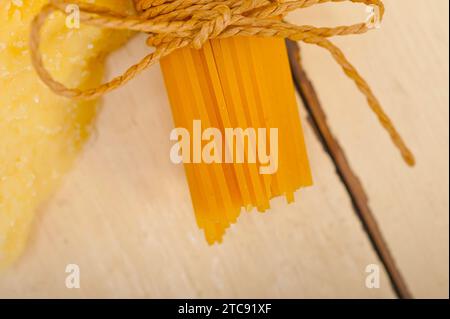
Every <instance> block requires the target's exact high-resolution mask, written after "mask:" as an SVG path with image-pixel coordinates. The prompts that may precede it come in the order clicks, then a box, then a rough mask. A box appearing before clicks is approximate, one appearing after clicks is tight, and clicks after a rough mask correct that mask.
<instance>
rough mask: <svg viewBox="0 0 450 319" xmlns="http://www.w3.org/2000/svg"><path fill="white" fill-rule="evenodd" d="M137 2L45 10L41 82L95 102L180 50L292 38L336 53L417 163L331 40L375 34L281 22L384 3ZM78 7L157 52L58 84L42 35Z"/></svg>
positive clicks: (75, 0) (65, 1) (61, 1)
mask: <svg viewBox="0 0 450 319" xmlns="http://www.w3.org/2000/svg"><path fill="white" fill-rule="evenodd" d="M134 2H135V8H136V10H137V14H136V15H126V14H123V13H118V12H114V11H112V10H109V9H107V8H103V7H99V6H97V5H93V4H88V3H85V2H82V1H79V0H51V1H50V2H49V4H47V5H46V6H44V7H43V9H42V10H41V12H40V13H39V14H38V15H37V16H36V17H35V19H34V20H33V22H32V27H31V35H30V49H31V59H32V63H33V66H34V67H35V69H36V72H37V73H38V75H39V77H40V78H41V79H42V81H43V82H44V83H45V84H46V85H47V86H48V87H49V88H50V89H51V90H52V91H53V92H55V93H56V94H58V95H61V96H65V97H68V98H72V99H91V98H96V97H99V96H101V95H103V94H105V93H107V92H110V91H112V90H114V89H116V88H118V87H120V86H122V85H124V84H125V83H127V82H128V81H129V80H131V79H133V78H134V77H135V76H136V75H137V74H138V73H139V72H141V71H142V70H144V69H146V68H147V67H149V66H151V65H153V64H155V63H156V62H157V61H159V60H160V59H161V58H163V57H164V56H166V55H168V54H170V53H171V52H173V51H174V50H176V49H179V48H184V47H193V48H196V49H200V48H201V47H202V46H203V44H204V43H205V42H206V41H208V40H210V39H215V38H227V37H232V36H259V37H282V38H289V39H291V40H294V41H302V42H305V43H310V44H315V45H318V46H320V47H322V48H324V49H326V50H328V51H329V52H330V53H331V55H332V56H333V58H334V59H335V60H336V62H337V63H338V64H339V65H340V66H341V67H342V69H343V71H344V72H345V74H346V75H347V76H348V77H349V78H351V79H352V80H353V81H354V82H355V84H356V86H357V87H358V88H359V90H360V91H361V92H362V93H363V94H364V95H365V96H366V98H367V101H368V104H369V106H370V108H371V109H372V111H373V112H374V113H375V114H376V115H377V117H378V120H379V121H380V123H381V125H382V126H383V127H384V128H385V129H386V131H387V132H388V133H389V135H390V137H391V139H392V141H393V143H394V144H395V145H396V147H397V148H398V149H399V150H400V152H401V154H402V156H403V158H404V160H405V161H406V162H407V163H408V164H409V165H411V166H412V165H414V163H415V160H414V156H413V155H412V153H411V151H410V150H409V149H408V148H407V146H406V145H405V143H404V142H403V140H402V138H401V137H400V135H399V134H398V132H397V131H396V129H395V128H394V126H393V124H392V122H391V121H390V119H389V117H388V116H387V115H386V114H385V113H384V111H383V109H382V108H381V105H380V103H379V102H378V100H377V99H376V97H375V96H374V94H373V93H372V90H371V89H370V87H369V85H368V84H367V82H366V81H365V80H364V79H363V78H362V77H361V76H360V75H359V73H358V72H357V71H356V69H355V68H354V67H353V66H352V65H351V64H350V62H349V61H348V60H347V59H346V57H345V56H344V54H343V53H342V51H341V50H340V49H339V48H338V47H336V46H335V45H334V44H333V43H331V42H330V41H329V40H328V38H330V37H334V36H346V35H352V34H362V33H365V32H367V31H369V30H370V28H369V27H368V25H367V23H366V22H362V23H357V24H353V25H348V26H337V27H313V26H308V25H304V26H298V25H294V24H291V23H288V22H285V21H281V20H280V19H278V18H279V17H280V16H284V15H286V14H288V13H289V12H292V11H294V10H297V9H302V8H308V7H312V6H315V5H318V4H323V3H327V2H335V3H340V2H351V3H360V4H365V5H367V6H374V7H376V8H377V9H378V10H377V12H379V14H380V17H379V19H380V21H381V19H382V18H383V15H384V5H383V3H382V1H381V0H134ZM74 4H75V5H77V6H78V7H79V9H80V20H81V22H83V23H85V24H90V25H94V26H98V27H103V28H113V29H119V30H131V31H139V32H145V33H147V34H148V39H147V44H148V45H149V46H151V47H154V51H153V52H151V53H149V54H148V55H147V56H145V57H144V58H143V59H142V60H141V61H140V62H139V63H137V64H135V65H133V66H131V67H130V68H129V69H128V70H126V71H125V72H124V73H123V74H122V75H120V76H118V77H116V78H114V79H112V80H111V81H109V82H107V83H105V84H102V85H100V86H98V87H96V88H92V89H87V90H79V89H76V88H67V87H66V86H65V85H64V84H62V83H60V82H58V81H56V80H55V79H54V78H53V77H52V76H51V75H50V73H49V72H48V71H47V69H46V68H45V66H44V62H43V60H42V56H41V53H40V33H41V29H42V27H43V25H44V24H45V21H46V20H47V18H48V16H49V15H50V14H51V13H53V12H55V11H60V12H62V13H65V9H66V7H67V6H68V5H74Z"/></svg>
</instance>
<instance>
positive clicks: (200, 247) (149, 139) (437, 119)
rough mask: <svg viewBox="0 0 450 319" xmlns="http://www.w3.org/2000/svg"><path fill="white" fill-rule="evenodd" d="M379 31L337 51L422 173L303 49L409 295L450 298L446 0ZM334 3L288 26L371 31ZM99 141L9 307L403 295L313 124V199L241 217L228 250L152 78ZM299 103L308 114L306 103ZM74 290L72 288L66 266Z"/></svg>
mask: <svg viewBox="0 0 450 319" xmlns="http://www.w3.org/2000/svg"><path fill="white" fill-rule="evenodd" d="M386 6H387V15H386V18H385V21H384V23H383V25H382V28H381V29H380V30H377V31H373V32H371V33H370V34H367V35H364V36H359V37H358V36H354V37H346V38H342V39H336V40H335V43H337V44H338V45H339V46H340V47H341V48H343V50H344V52H345V53H347V54H348V58H349V59H350V61H352V62H353V63H354V64H355V66H356V67H357V68H358V69H359V70H360V71H361V73H362V74H363V75H364V76H365V78H366V79H367V80H368V81H369V83H370V84H371V85H372V86H373V89H374V91H375V93H376V94H377V95H378V97H379V98H380V100H381V102H382V103H383V105H384V106H385V108H386V110H387V112H388V113H389V114H390V115H391V116H392V118H393V120H394V122H395V123H396V124H397V126H398V128H399V130H400V132H401V133H403V135H404V137H405V139H406V140H407V141H408V142H409V144H410V145H411V146H412V149H413V150H414V152H415V154H416V156H417V160H418V165H417V167H416V168H414V169H410V168H408V167H406V166H405V165H404V164H403V162H402V161H401V160H400V157H399V156H398V154H397V153H396V151H395V150H394V149H393V147H392V146H391V144H390V141H389V139H388V138H387V136H386V134H385V133H384V132H383V131H382V130H381V128H380V127H379V126H378V124H377V122H376V120H375V117H374V116H373V115H372V114H371V113H370V112H369V110H368V107H367V106H366V103H365V101H364V99H363V98H362V97H361V96H360V94H359V92H357V91H356V89H355V88H354V86H353V84H352V83H351V82H350V81H348V80H347V79H346V78H345V76H344V75H343V74H342V72H341V70H340V69H339V68H338V67H337V66H336V65H335V64H334V62H333V61H332V59H331V58H330V57H329V56H328V54H327V53H326V52H323V51H322V50H321V49H319V48H316V47H309V46H303V52H304V64H305V66H306V68H307V71H308V74H309V75H310V77H311V78H312V80H313V82H314V84H315V86H316V89H317V91H318V92H319V95H320V99H321V101H322V104H323V106H324V108H325V109H326V111H327V113H328V117H329V122H330V124H331V126H332V129H333V131H334V133H335V134H336V135H337V137H338V138H339V140H340V142H341V144H342V146H343V147H344V149H345V152H346V153H347V156H348V158H349V159H350V162H351V164H352V165H353V167H354V169H355V170H356V173H357V174H358V175H359V177H360V178H361V180H362V182H363V184H364V186H365V188H366V190H367V192H368V194H369V196H370V204H371V208H372V210H373V212H374V214H375V215H376V218H377V220H378V222H379V225H380V227H381V229H382V231H383V234H384V235H385V238H386V240H387V242H388V245H389V247H390V249H391V251H392V253H393V255H394V258H395V259H396V262H397V264H398V266H399V268H400V270H401V272H402V273H403V275H404V277H405V279H406V281H407V284H408V285H409V287H410V289H411V291H412V293H413V295H414V296H415V297H448V284H449V279H448V270H449V264H448V260H449V246H448V245H449V244H448V243H449V221H448V208H449V198H448V191H449V171H448V164H449V157H448V150H449V131H448V129H449V122H448V115H449V114H448V112H449V107H448V101H449V93H448V84H449V83H448V76H449V73H448V72H449V71H448V68H449V65H448V54H449V49H448V47H449V43H448V24H449V22H448V21H449V17H448V6H449V3H448V1H446V0H433V1H421V0H395V1H394V0H387V1H386ZM366 14H367V13H366V12H365V10H364V7H362V6H356V7H352V6H345V5H330V6H322V7H321V8H320V9H308V10H305V11H304V12H299V13H295V14H294V15H292V16H291V17H290V19H291V20H293V21H295V22H297V23H302V24H303V23H311V24H316V25H332V24H340V23H345V24H348V23H349V22H355V21H359V20H361V18H363V19H364V17H365V15H366ZM142 40H143V38H142V37H137V38H135V39H133V40H132V41H131V42H130V43H129V45H128V46H126V47H125V48H123V49H121V50H120V51H119V52H117V53H116V54H114V55H113V56H112V57H111V59H110V62H109V64H110V69H116V70H117V69H123V68H125V67H126V66H127V65H128V64H129V63H130V61H135V60H137V59H138V58H139V57H140V56H142V55H143V54H144V52H145V51H146V48H145V46H144V44H143V41H142ZM103 104H104V108H103V110H102V112H101V115H100V116H99V119H98V125H97V133H96V134H95V136H94V137H93V138H92V141H91V142H90V143H89V145H88V146H87V147H86V150H85V152H84V154H83V155H82V156H81V158H80V159H79V161H78V163H77V165H76V167H75V168H74V169H73V171H72V172H71V173H70V174H69V175H68V176H67V178H66V179H65V182H64V185H63V187H62V188H61V189H60V190H59V192H58V193H57V194H56V195H55V196H54V197H53V198H52V200H51V201H50V202H49V203H47V204H46V205H44V207H42V209H41V211H40V213H39V216H38V218H37V220H36V223H35V225H34V228H33V232H32V235H31V238H30V243H29V246H28V248H27V251H26V253H25V255H24V256H23V257H22V258H21V260H20V261H19V262H18V263H17V265H16V266H14V267H13V268H12V269H10V270H9V271H8V272H7V273H5V274H4V275H3V276H2V277H0V296H1V297H296V298H297V297H298V298H301V297H325V298H330V297H369V298H381V297H387V298H394V297H395V294H394V292H393V290H392V288H391V286H390V284H389V280H388V278H387V275H386V272H385V271H384V269H383V268H381V273H380V275H381V287H380V288H379V289H368V288H366V286H365V279H366V276H367V273H366V272H365V268H366V266H367V265H369V264H377V265H380V266H381V264H380V261H379V260H378V258H377V256H376V254H375V252H374V250H373V248H372V247H371V245H370V242H369V240H368V238H367V235H366V233H365V232H364V230H363V229H362V226H361V223H360V221H359V219H358V218H357V217H356V215H355V213H354V210H353V209H352V206H351V202H350V199H349V196H348V194H347V193H346V191H345V189H344V187H343V185H342V184H341V183H340V181H339V179H338V177H337V176H336V173H335V171H334V167H333V165H332V162H331V161H330V159H329V157H328V156H327V154H326V153H324V151H323V149H322V146H321V145H320V143H319V142H318V140H317V138H316V136H315V135H314V133H313V132H312V130H311V128H310V127H309V125H308V124H306V120H305V118H304V117H305V112H304V111H303V112H302V115H303V120H304V123H305V125H304V127H305V130H306V140H307V146H308V149H309V155H310V160H311V163H312V169H313V174H314V180H315V186H314V187H312V188H309V189H306V190H302V191H300V192H299V193H298V194H297V198H296V199H297V200H296V203H295V204H293V205H289V206H288V205H286V204H285V203H284V201H283V200H275V201H274V203H273V209H272V210H271V211H270V212H269V213H267V214H265V215H260V214H257V213H250V214H243V215H242V216H241V218H240V219H239V222H238V224H237V225H235V226H233V227H232V228H231V230H230V231H229V232H228V234H227V235H226V237H225V241H224V243H223V244H222V245H220V246H217V245H216V246H213V247H209V246H208V245H207V244H206V242H205V240H204V239H203V235H202V234H201V233H200V231H199V230H198V229H197V226H196V224H195V220H194V216H193V212H192V207H191V201H190V197H189V192H188V187H187V183H186V180H185V177H184V172H183V169H182V167H180V166H176V165H174V164H172V163H171V162H170V160H169V156H168V154H169V149H170V147H171V144H170V141H169V138H168V137H169V132H170V130H171V129H172V119H171V115H170V111H169V105H168V102H167V96H166V93H165V89H164V86H163V81H162V78H161V73H160V70H159V68H158V67H153V68H151V69H150V70H148V71H147V72H145V73H144V74H142V75H141V76H139V78H137V79H136V80H134V81H133V82H132V83H131V84H129V85H127V86H126V87H125V88H123V89H120V90H118V91H116V92H113V93H112V94H110V95H108V96H107V97H106V98H105V99H104V102H103ZM299 104H300V102H299ZM71 263H75V264H78V265H79V266H80V270H81V289H67V288H66V287H65V278H66V275H67V274H66V273H65V268H66V265H67V264H71Z"/></svg>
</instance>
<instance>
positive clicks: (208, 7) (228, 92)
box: [30, 0, 414, 243]
mask: <svg viewBox="0 0 450 319" xmlns="http://www.w3.org/2000/svg"><path fill="white" fill-rule="evenodd" d="M341 1H343V0H223V1H215V0H195V1H194V0H135V7H136V10H137V14H136V15H126V14H122V13H118V12H115V11H111V10H108V9H105V8H102V7H99V6H96V5H92V4H85V3H83V2H78V1H73V0H72V1H62V0H53V1H51V2H50V4H49V5H47V6H45V7H44V8H43V10H42V11H41V13H40V14H39V15H38V16H37V17H36V19H35V20H34V23H33V25H32V33H31V41H30V47H31V50H32V60H33V64H34V66H35V68H36V70H37V73H38V74H39V76H40V77H41V79H42V80H43V81H44V82H45V83H46V84H47V85H48V86H49V87H50V88H51V89H52V90H53V91H54V92H56V93H57V94H59V95H62V96H65V97H69V98H72V99H88V98H94V97H98V96H100V95H102V94H104V93H106V92H108V91H110V90H113V89H115V88H117V87H119V86H121V85H123V84H124V83H126V82H127V81H129V80H130V79H132V78H133V77H134V76H135V75H136V74H137V73H138V72H140V71H142V70H143V69H145V68H147V67H148V66H150V65H153V64H154V63H156V62H158V61H161V66H162V69H163V74H164V78H165V82H166V87H167V90H168V93H169V98H170V102H171V106H172V112H173V117H174V121H175V125H176V126H177V127H185V128H186V129H187V130H188V131H190V132H192V131H193V124H192V123H193V121H194V120H200V121H201V122H202V124H203V125H205V126H211V127H216V128H218V129H219V130H220V131H221V132H223V131H224V129H225V128H227V127H235V128H242V129H246V128H249V127H253V128H277V129H278V132H279V164H278V170H277V171H276V172H275V173H273V174H271V175H261V174H259V168H260V166H261V163H260V162H256V163H226V164H222V163H212V164H205V163H191V164H185V169H186V175H187V178H188V182H189V187H190V191H191V196H192V200H193V206H194V210H195V213H196V216H197V221H198V224H199V226H200V227H201V228H202V229H204V230H205V235H206V238H207V240H208V242H209V243H214V242H217V241H221V239H222V236H223V233H224V231H225V229H226V228H227V227H228V226H229V225H230V223H233V222H235V220H236V218H237V216H238V215H239V213H240V211H241V209H242V208H246V209H250V208H252V207H256V208H257V209H258V210H259V211H265V210H266V209H267V208H269V201H270V199H272V198H273V197H275V196H280V195H284V196H286V197H287V199H288V201H292V200H293V194H294V192H295V191H296V190H297V189H299V188H301V187H304V186H307V185H310V184H311V183H312V181H311V174H310V170H309V164H308V159H307V156H306V150H305V145H304V141H303V133H302V128H301V124H300V119H299V114H298V108H297V105H296V100H295V93H294V88H293V84H292V82H291V74H290V70H289V65H288V59H287V53H286V48H285V45H284V41H283V38H290V39H292V40H296V41H303V42H306V43H311V44H316V45H318V46H320V47H322V48H325V49H327V50H328V51H330V53H331V54H332V56H333V57H334V59H335V60H336V61H337V63H339V65H341V66H342V68H343V70H344V72H345V73H346V74H347V75H348V76H349V77H350V78H351V79H353V80H354V81H355V83H356V85H357V86H358V88H359V89H360V90H361V92H362V93H363V94H365V95H366V97H367V100H368V104H369V106H370V107H371V109H372V110H373V111H374V112H375V114H376V115H377V116H378V118H379V120H380V123H381V124H382V125H383V127H384V128H385V129H386V130H387V131H388V133H389V134H390V136H391V138H392V140H393V142H394V144H395V145H396V146H397V147H398V148H399V150H400V152H401V154H402V156H403V157H404V159H405V160H406V162H407V163H408V164H411V165H412V164H413V163H414V158H413V156H412V154H411V152H410V151H409V150H408V149H407V147H406V146H405V144H404V143H403V141H402V139H401V138H400V136H399V134H398V133H397V132H396V130H395V129H394V127H393V125H392V123H391V122H390V120H389V118H388V117H387V116H386V114H385V113H384V112H383V110H382V109H381V106H380V104H379V102H378V101H377V99H376V98H375V96H374V95H373V93H372V91H371V90H370V88H369V86H368V85H367V83H366V82H365V81H364V80H363V79H362V78H361V76H360V75H359V74H358V72H357V71H356V70H355V69H354V67H353V66H352V65H351V64H350V63H349V62H348V61H347V59H346V58H345V57H344V55H343V54H342V52H341V51H340V50H339V49H338V48H337V47H335V46H334V45H333V44H332V43H331V42H330V41H329V40H328V38H329V37H333V36H344V35H349V34H360V33H364V32H366V31H368V30H369V27H368V26H367V24H366V23H359V24H355V25H350V26H339V27H334V28H327V27H322V28H319V27H312V26H296V25H293V24H290V23H287V22H284V21H282V20H281V19H280V17H281V16H283V15H285V14H287V13H289V12H291V11H293V10H296V9H301V8H307V7H311V6H313V5H316V4H322V3H326V2H341ZM349 1H350V2H354V3H361V4H365V5H371V6H376V7H377V8H378V9H379V12H380V15H381V17H382V15H383V13H384V7H383V4H382V2H381V1H379V0H349ZM74 3H75V4H77V5H78V6H79V8H80V18H81V21H82V22H83V23H86V24H91V25H94V26H97V27H100V28H114V29H126V30H133V31H141V32H145V33H148V35H149V36H148V41H147V42H148V45H149V46H151V47H153V48H154V50H153V51H152V52H151V53H150V54H149V55H148V56H146V57H145V58H144V59H143V60H142V61H140V62H139V63H138V64H136V65H133V66H132V67H130V68H129V69H128V70H127V71H126V72H125V73H124V74H123V75H121V76H119V77H117V78H114V79H113V80H112V81H110V82H108V83H106V84H103V85H101V86H99V87H96V88H91V89H87V90H80V89H79V88H68V87H66V86H65V85H64V84H62V83H60V82H58V81H56V80H54V78H53V77H52V75H51V74H50V73H49V72H48V71H47V70H46V68H45V65H44V63H43V61H42V58H41V54H40V30H41V28H42V27H43V25H44V24H45V21H46V20H47V18H48V16H49V14H50V13H52V12H53V11H62V12H64V11H65V8H66V6H67V5H68V4H74ZM246 155H247V156H248V154H246Z"/></svg>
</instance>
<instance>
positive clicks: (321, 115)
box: [286, 40, 412, 299]
mask: <svg viewBox="0 0 450 319" xmlns="http://www.w3.org/2000/svg"><path fill="white" fill-rule="evenodd" d="M286 45H287V48H288V53H289V61H290V64H291V70H292V74H293V78H294V81H295V85H296V88H297V90H298V93H299V94H300V96H301V98H302V100H303V103H304V105H305V107H306V109H307V112H308V115H309V117H310V118H309V119H310V122H311V124H312V126H313V128H314V130H315V131H316V134H317V136H318V137H319V139H320V141H321V143H322V145H323V147H324V148H325V150H326V152H327V153H328V154H329V155H330V157H331V159H332V160H333V163H334V166H335V168H336V172H337V173H338V175H339V178H340V179H341V181H342V183H343V184H344V185H345V187H346V189H347V192H348V194H349V196H350V197H351V200H352V203H353V207H354V209H355V212H356V214H357V216H358V218H359V219H360V221H361V223H362V224H363V226H364V229H365V231H366V233H367V235H368V237H369V239H370V242H371V244H372V246H373V248H374V249H375V251H376V253H377V255H378V257H379V258H380V260H381V262H382V263H383V265H384V267H385V268H386V271H387V273H388V275H389V278H390V281H391V284H392V287H393V289H394V291H395V293H396V294H397V296H398V297H399V298H402V299H410V298H412V295H411V293H410V291H409V289H408V287H407V285H406V282H405V280H404V279H403V276H402V274H401V273H400V271H399V269H398V268H397V266H396V264H395V260H394V258H393V257H392V254H391V252H390V250H389V247H388V245H387V244H386V241H385V240H384V238H383V234H382V233H381V231H380V228H379V227H378V224H377V221H376V219H375V217H374V215H373V213H372V212H371V210H370V208H369V205H368V197H367V195H366V192H365V191H364V188H363V186H362V184H361V182H360V181H359V179H358V177H357V176H356V174H355V173H354V172H353V170H352V168H351V166H350V164H349V162H348V161H347V158H346V156H345V153H344V151H343V150H342V148H341V147H340V145H339V142H338V141H337V140H336V138H335V137H334V136H333V134H332V132H331V130H330V127H329V126H328V124H327V117H326V114H325V112H324V110H323V108H322V106H321V104H320V101H319V98H318V96H317V94H316V91H315V90H314V87H313V85H312V84H311V81H310V80H309V78H308V76H307V74H306V73H305V71H304V69H303V67H302V65H301V59H300V58H301V57H300V47H299V45H298V44H297V43H296V42H293V41H290V40H287V41H286Z"/></svg>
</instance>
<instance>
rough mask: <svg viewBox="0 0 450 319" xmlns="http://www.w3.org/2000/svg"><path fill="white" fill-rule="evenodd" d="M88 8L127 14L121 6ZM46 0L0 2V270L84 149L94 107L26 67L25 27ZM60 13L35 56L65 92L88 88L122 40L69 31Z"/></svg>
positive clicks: (90, 30) (122, 1) (126, 5)
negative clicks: (52, 86)
mask: <svg viewBox="0 0 450 319" xmlns="http://www.w3.org/2000/svg"><path fill="white" fill-rule="evenodd" d="M89 2H90V3H94V4H98V5H101V6H106V7H109V8H111V9H114V10H117V11H120V12H126V11H128V10H132V4H131V1H128V0H116V1H108V0H96V1H92V0H91V1H89ZM45 3H47V1H46V0H2V1H0V268H2V267H4V266H6V265H8V264H10V263H11V262H12V261H14V260H15V259H16V258H17V257H18V256H19V255H20V253H21V252H22V250H23V248H24V245H25V243H26V240H27V234H28V231H29V229H30V225H31V224H32V221H33V216H34V213H35V211H36V209H37V208H38V206H39V205H40V204H41V203H42V202H43V201H44V200H46V199H47V198H48V197H49V195H50V194H51V193H52V191H53V190H54V189H55V187H56V185H57V184H58V181H59V180H60V178H61V176H62V175H63V174H64V173H65V172H66V171H67V170H68V168H69V167H70V166H71V164H72V163H73V161H74V159H75V158H76V156H77V154H78V153H79V152H80V150H81V148H82V146H83V144H84V143H85V142H86V140H87V139H88V138H89V134H90V131H91V127H92V125H93V122H94V118H95V116H96V112H97V109H96V105H97V104H96V102H95V101H85V102H76V101H71V100H69V99H66V98H62V97H59V96H57V95H55V94H54V93H52V92H51V91H50V90H49V89H48V88H47V87H46V86H45V85H44V84H43V83H42V82H41V81H40V79H39V78H38V76H37V75H36V73H35V71H34V69H33V67H32V65H31V61H30V52H29V48H28V38H29V31H30V22H31V21H32V19H33V17H34V16H35V15H36V14H37V13H38V12H39V10H40V8H41V7H42V6H43V5H44V4H45ZM71 26H72V27H73V25H70V24H69V23H68V20H67V18H66V17H65V16H64V15H63V14H61V13H55V14H54V15H52V16H51V17H50V19H49V21H48V23H47V24H46V26H45V27H44V29H43V32H42V41H43V44H42V53H43V57H44V61H45V64H46V66H47V68H48V69H49V70H50V72H51V73H52V75H53V76H54V77H55V78H56V79H57V80H59V81H61V82H63V83H65V84H66V85H67V86H69V87H79V88H86V87H93V86H96V85H97V84H99V82H100V81H101V80H102V77H103V59H104V57H105V55H106V53H108V52H109V51H111V50H113V49H115V48H117V47H118V46H119V45H120V44H123V43H124V41H125V39H126V38H127V37H128V34H127V33H125V32H117V31H112V30H108V29H100V28H95V27H92V26H83V25H81V27H80V28H70V27H71Z"/></svg>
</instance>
